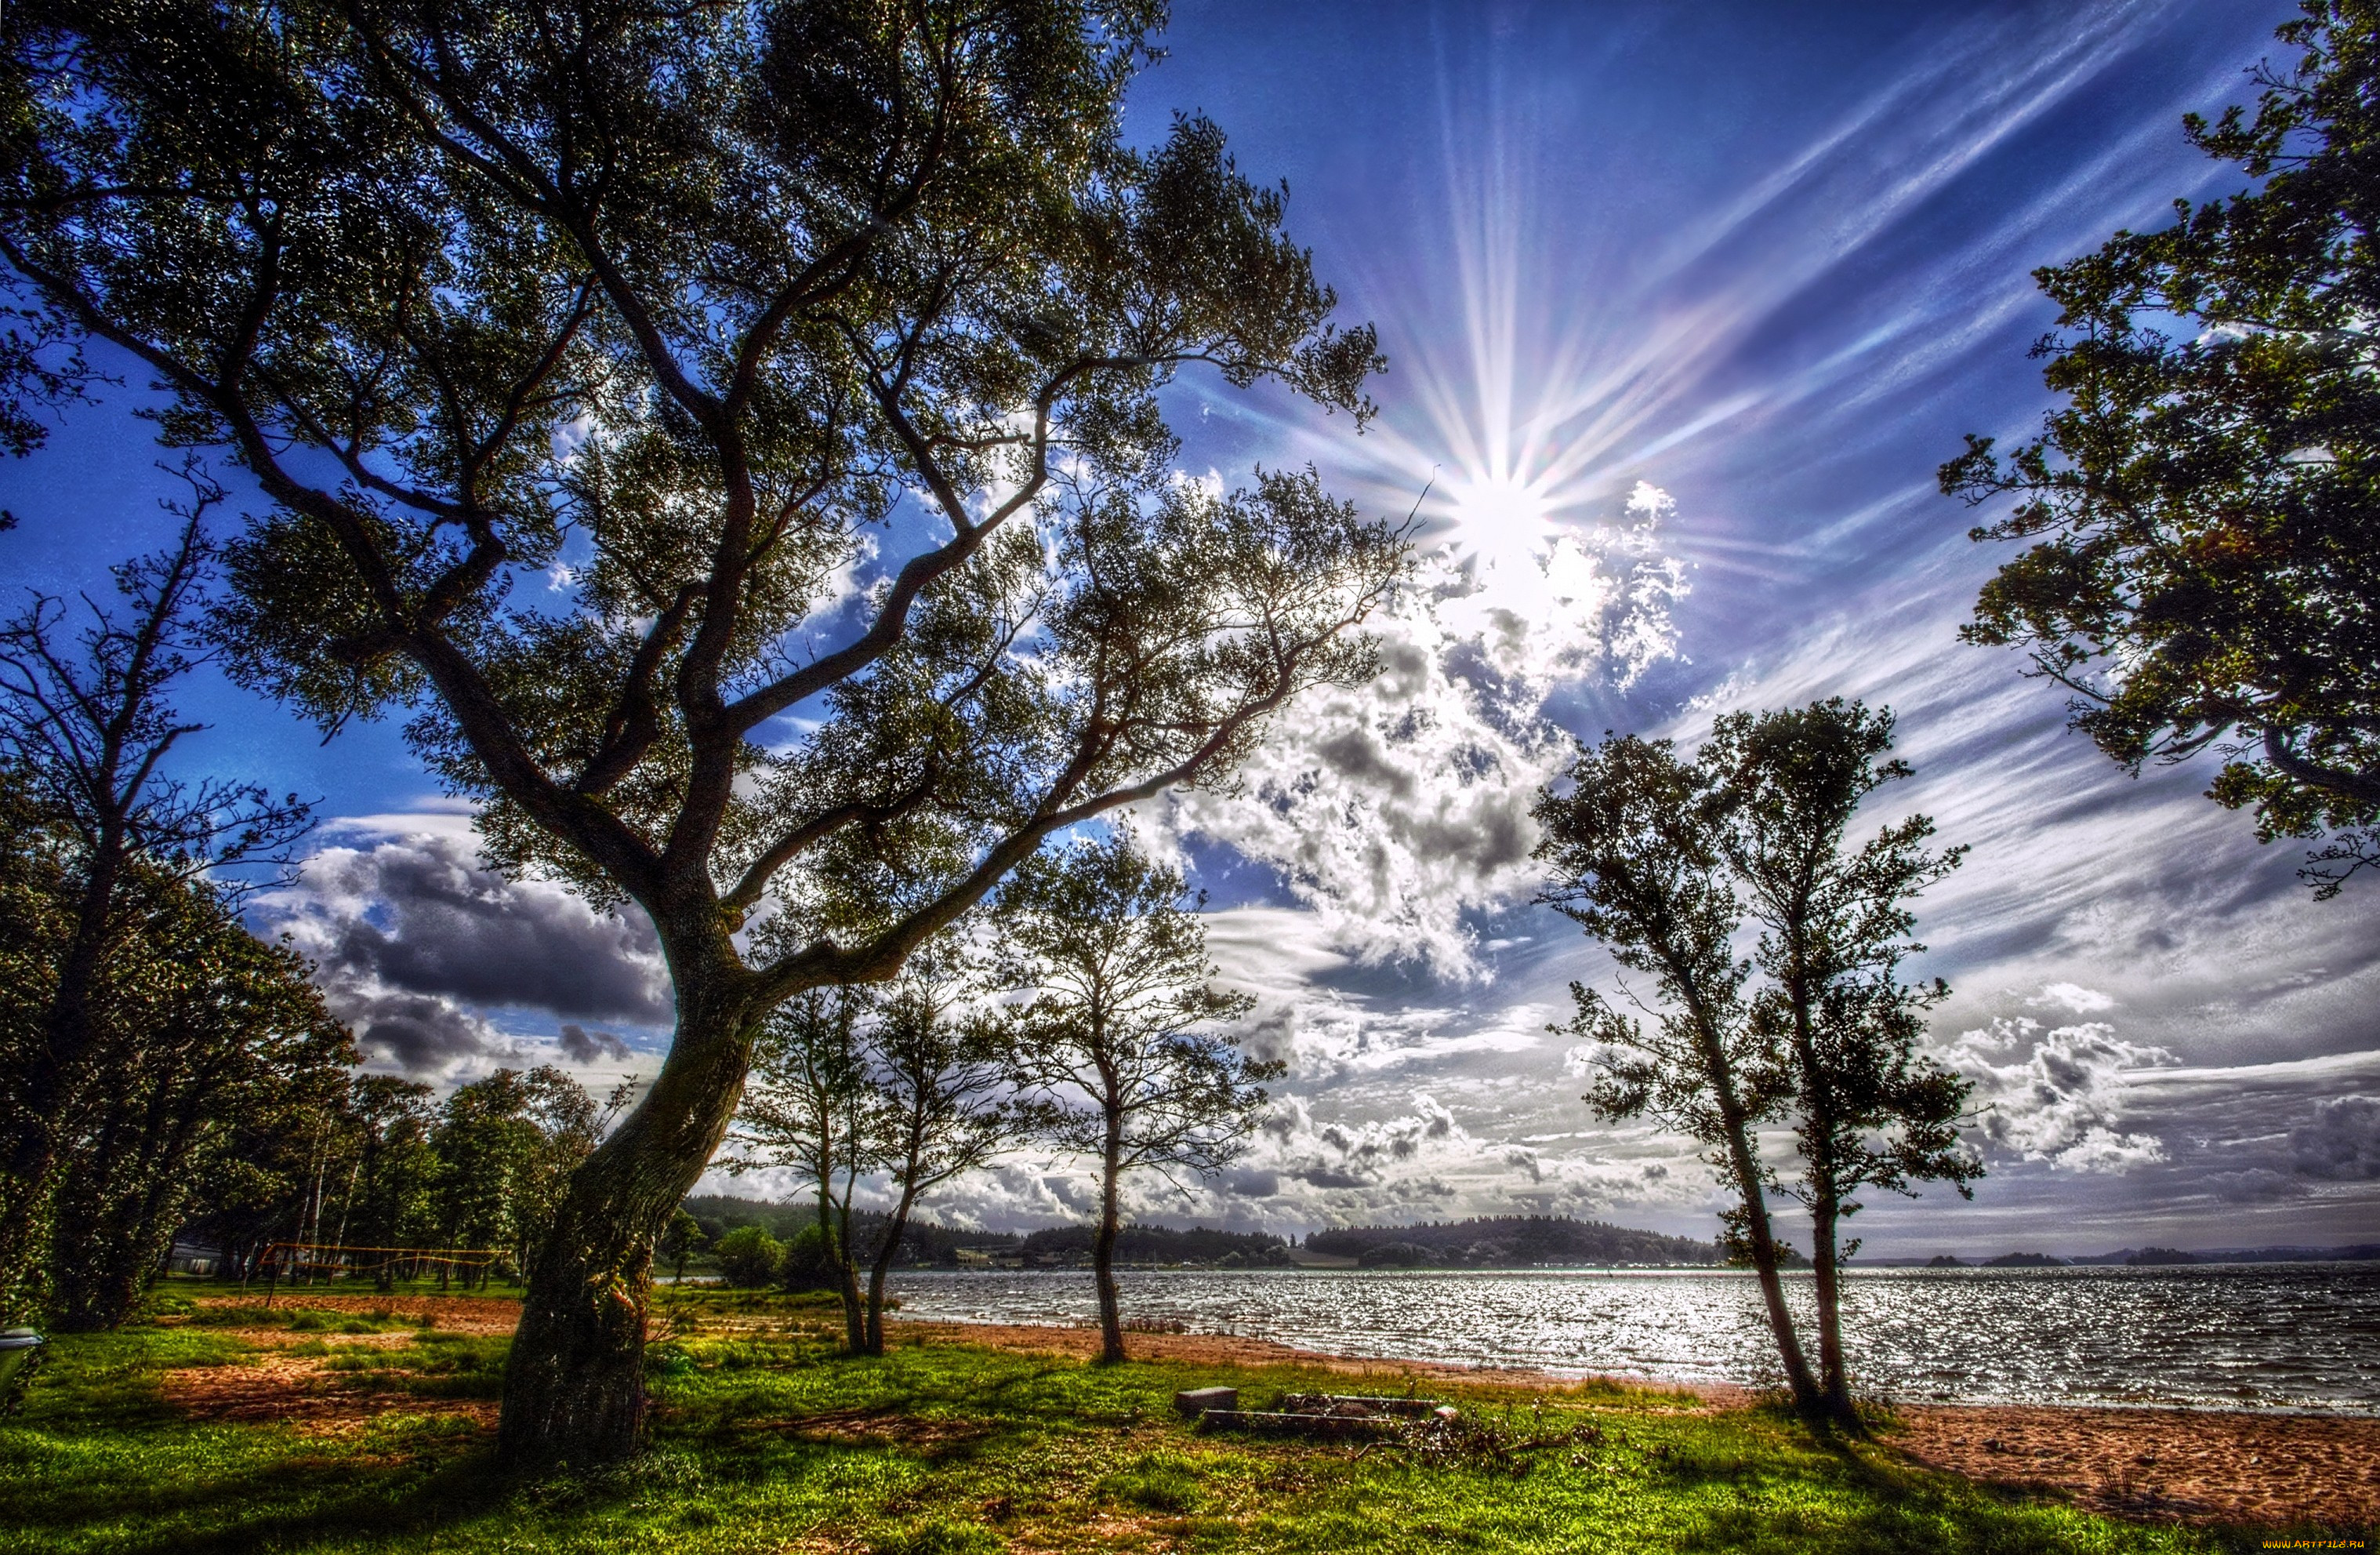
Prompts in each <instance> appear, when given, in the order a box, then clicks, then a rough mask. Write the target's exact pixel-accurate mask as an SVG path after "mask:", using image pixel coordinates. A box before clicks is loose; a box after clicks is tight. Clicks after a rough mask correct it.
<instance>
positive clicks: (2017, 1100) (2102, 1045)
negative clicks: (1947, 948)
mask: <svg viewBox="0 0 2380 1555" xmlns="http://www.w3.org/2000/svg"><path fill="white" fill-rule="evenodd" d="M2010 1050H2015V1051H2016V1054H2017V1056H2016V1061H2015V1062H2013V1063H1996V1062H1994V1061H1995V1060H1996V1059H1997V1058H1998V1057H1999V1056H2001V1055H2002V1054H2004V1053H2007V1052H2009V1051H2010ZM1944 1056H1945V1058H1946V1059H1947V1061H1948V1062H1949V1063H1951V1064H1952V1065H1953V1066H1954V1067H1956V1068H1957V1069H1959V1070H1960V1071H1961V1073H1963V1074H1965V1075H1968V1076H1969V1077H1970V1078H1972V1079H1973V1081H1974V1082H1975V1099H1976V1100H1977V1101H1978V1102H1979V1103H1980V1104H1982V1105H1983V1106H1984V1107H1985V1111H1984V1112H1983V1113H1982V1116H1981V1117H1980V1118H1979V1120H1978V1127H1979V1128H1980V1129H1981V1131H1982V1133H1983V1136H1984V1137H1985V1139H1986V1140H1988V1141H1989V1142H1990V1143H1991V1144H1992V1145H1993V1146H1995V1147H1998V1148H1999V1149H2001V1150H2004V1151H2007V1152H2010V1153H2011V1154H2014V1155H2017V1156H2019V1157H2022V1159H2023V1160H2040V1161H2047V1162H2048V1163H2049V1164H2050V1165H2052V1166H2054V1167H2056V1168H2058V1170H2060V1171H2065V1172H2125V1171H2130V1170H2131V1169H2133V1168H2135V1167H2140V1166H2145V1165H2149V1164H2151V1163H2154V1162H2156V1161H2161V1160H2165V1159H2166V1148H2165V1145H2164V1142H2163V1141H2162V1140H2160V1139H2158V1138H2157V1137H2156V1136H2155V1135H2151V1134H2142V1133H2128V1132H2125V1131H2124V1130H2123V1129H2122V1128H2121V1127H2120V1126H2119V1124H2120V1123H2121V1122H2122V1115H2123V1113H2124V1112H2125V1103H2126V1098H2125V1083H2126V1080H2127V1078H2128V1077H2129V1075H2131V1074H2132V1073H2134V1072H2136V1071H2139V1070H2143V1069H2153V1068H2162V1067H2167V1066H2171V1065H2175V1064H2178V1063H2180V1060H2178V1059H2176V1058H2175V1057H2174V1055H2173V1054H2172V1053H2170V1052H2168V1051H2166V1050H2165V1049H2163V1048H2153V1047H2142V1046H2139V1045H2137V1044H2134V1043H2131V1042H2127V1041H2123V1040H2121V1039H2119V1038H2118V1037H2117V1036H2116V1034H2115V1028H2114V1027H2111V1026H2109V1025H2107V1023H2106V1022H2105V1021H2087V1022H2084V1023H2083V1024H2082V1025H2080V1026H2063V1027H2058V1028H2057V1029H2055V1030H2052V1031H2047V1032H2045V1031H2043V1030H2042V1028H2041V1026H2040V1023H2039V1022H2037V1021H2033V1020H2028V1019H2024V1018H2022V1017H2020V1018H2018V1019H2015V1020H2008V1019H2002V1020H1998V1021H1994V1022H1993V1023H1992V1025H1991V1026H1989V1027H1984V1028H1980V1029H1977V1030H1973V1031H1967V1032H1962V1033H1961V1034H1960V1036H1959V1038H1958V1039H1957V1040H1956V1041H1954V1042H1953V1043H1952V1044H1951V1045H1950V1048H1949V1051H1948V1052H1947V1053H1946V1054H1945V1055H1944Z"/></svg>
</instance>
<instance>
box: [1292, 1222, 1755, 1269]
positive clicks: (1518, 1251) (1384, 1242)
mask: <svg viewBox="0 0 2380 1555" xmlns="http://www.w3.org/2000/svg"><path fill="white" fill-rule="evenodd" d="M1305 1249H1306V1251H1308V1252H1311V1253H1329V1254H1330V1255H1332V1256H1333V1257H1351V1258H1354V1260H1355V1261H1356V1262H1357V1263H1359V1264H1363V1265H1365V1266H1366V1267H1370V1268H1400V1269H1412V1268H1447V1269H1515V1268H1520V1269H1525V1268H1529V1267H1532V1266H1536V1265H1543V1264H1613V1263H1687V1264H1715V1263H1717V1262H1718V1261H1719V1252H1718V1245H1717V1244H1716V1243H1711V1242H1696V1241H1694V1240H1693V1239H1692V1238H1690V1237H1684V1236H1664V1235H1662V1234H1661V1233H1658V1232H1652V1231H1632V1230H1630V1229H1629V1228H1628V1227H1626V1226H1615V1225H1609V1224H1606V1223H1605V1222H1604V1221H1574V1220H1572V1219H1571V1218H1570V1217H1568V1216H1566V1215H1498V1216H1494V1217H1491V1218H1488V1219H1485V1220H1476V1221H1447V1222H1445V1223H1443V1224H1441V1223H1438V1222H1435V1221H1433V1222H1432V1223H1430V1224H1427V1225H1413V1226H1351V1227H1347V1228H1344V1229H1342V1230H1339V1231H1318V1232H1316V1233H1314V1234H1312V1235H1311V1236H1308V1237H1307V1238H1306V1239H1305Z"/></svg>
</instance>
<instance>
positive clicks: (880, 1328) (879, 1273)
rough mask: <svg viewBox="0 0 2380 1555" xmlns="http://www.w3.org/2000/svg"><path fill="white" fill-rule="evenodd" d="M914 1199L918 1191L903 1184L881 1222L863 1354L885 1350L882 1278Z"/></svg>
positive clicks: (897, 1248) (870, 1277) (896, 1250)
mask: <svg viewBox="0 0 2380 1555" xmlns="http://www.w3.org/2000/svg"><path fill="white" fill-rule="evenodd" d="M916 1204H917V1189H915V1188H913V1187H908V1186H904V1187H903V1188H902V1190H901V1198H900V1202H898V1203H897V1204H895V1205H893V1206H892V1219H891V1220H889V1221H885V1222H884V1240H883V1241H882V1242H881V1243H880V1244H879V1245H878V1246H877V1249H876V1259H875V1261H874V1262H873V1263H871V1264H870V1265H869V1266H868V1332H867V1334H866V1336H865V1338H866V1343H865V1345H864V1347H863V1348H862V1349H861V1350H860V1352H859V1353H860V1354H861V1355H882V1354H884V1282H885V1280H886V1278H887V1277H888V1276H890V1275H891V1273H892V1260H893V1258H894V1257H897V1256H898V1255H899V1253H900V1250H901V1236H902V1233H905V1232H906V1231H907V1230H908V1229H909V1211H910V1209H911V1208H912V1207H914V1206H915V1205H916Z"/></svg>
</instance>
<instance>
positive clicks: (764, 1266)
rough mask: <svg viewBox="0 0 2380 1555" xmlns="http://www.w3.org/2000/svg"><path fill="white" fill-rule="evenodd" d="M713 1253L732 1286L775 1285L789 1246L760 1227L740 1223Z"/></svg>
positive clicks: (725, 1236) (721, 1271) (723, 1237)
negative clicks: (786, 1246) (786, 1247)
mask: <svg viewBox="0 0 2380 1555" xmlns="http://www.w3.org/2000/svg"><path fill="white" fill-rule="evenodd" d="M711 1256H712V1257H715V1258H717V1259H718V1260H719V1272H720V1273H721V1274H722V1275H723V1276H725V1277H726V1280H727V1282H728V1283H729V1284H731V1285H748V1286H762V1285H772V1284H774V1283H776V1281H777V1274H778V1271H779V1270H782V1269H783V1267H784V1263H785V1245H784V1244H783V1243H782V1242H780V1241H778V1240H777V1239H776V1238H775V1237H773V1236H771V1235H770V1234H769V1233H767V1232H765V1231H762V1230H761V1229H760V1228H759V1226H737V1227H736V1228H735V1230H734V1231H731V1232H729V1233H727V1234H726V1235H724V1236H722V1237H721V1238H720V1239H719V1245H718V1246H717V1247H715V1248H713V1249H712V1250H711Z"/></svg>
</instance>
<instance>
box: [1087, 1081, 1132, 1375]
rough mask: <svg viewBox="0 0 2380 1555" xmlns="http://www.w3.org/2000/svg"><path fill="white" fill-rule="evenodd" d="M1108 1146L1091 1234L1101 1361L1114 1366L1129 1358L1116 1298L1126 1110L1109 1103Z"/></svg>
mask: <svg viewBox="0 0 2380 1555" xmlns="http://www.w3.org/2000/svg"><path fill="white" fill-rule="evenodd" d="M1107 1125H1108V1127H1107V1149H1106V1152H1105V1154H1104V1155H1103V1156H1102V1157H1101V1159H1100V1161H1099V1230H1098V1231H1097V1232H1096V1233H1093V1234H1092V1237H1091V1278H1092V1279H1093V1280H1094V1281H1096V1282H1098V1284H1099V1364H1100V1365H1102V1366H1114V1365H1116V1364H1117V1363H1119V1362H1122V1361H1124V1360H1126V1359H1129V1358H1130V1357H1128V1356H1127V1355H1125V1354H1124V1349H1123V1306H1122V1305H1121V1304H1120V1303H1119V1302H1118V1301H1117V1300H1116V1280H1115V1248H1116V1233H1117V1231H1118V1229H1119V1225H1120V1221H1121V1216H1120V1214H1119V1212H1118V1210H1117V1208H1116V1179H1117V1178H1118V1177H1119V1176H1121V1175H1122V1174H1123V1112H1122V1110H1120V1109H1119V1108H1117V1107H1115V1106H1113V1105H1110V1106H1109V1108H1108V1118H1107Z"/></svg>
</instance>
